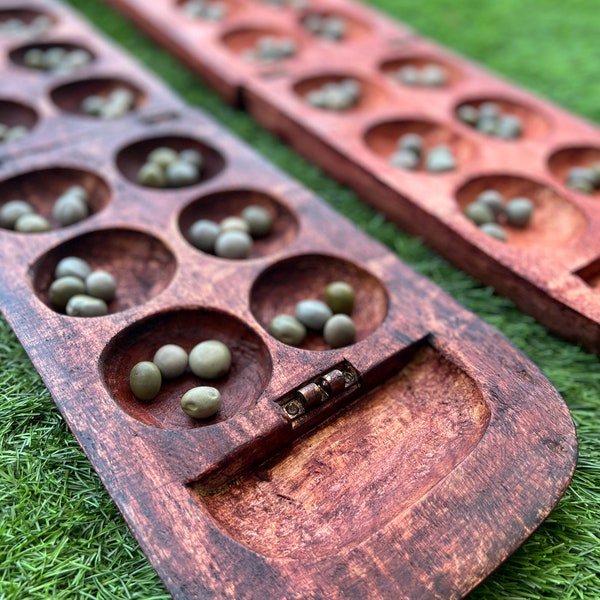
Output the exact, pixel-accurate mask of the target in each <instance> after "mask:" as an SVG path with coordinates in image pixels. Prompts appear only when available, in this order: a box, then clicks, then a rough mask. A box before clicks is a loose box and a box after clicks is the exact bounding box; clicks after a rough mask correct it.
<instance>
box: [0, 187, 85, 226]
mask: <svg viewBox="0 0 600 600" xmlns="http://www.w3.org/2000/svg"><path fill="white" fill-rule="evenodd" d="M89 201H90V197H89V195H88V193H87V192H86V190H85V189H84V188H82V187H81V186H79V185H74V186H71V187H70V188H68V189H67V190H66V191H65V192H63V193H62V194H61V195H60V196H59V197H58V198H57V199H56V201H55V202H54V206H53V207H52V216H53V218H54V220H55V221H56V222H57V223H58V224H59V225H60V226H61V227H66V226H68V225H73V224H74V223H78V222H79V221H82V220H83V219H85V218H86V217H88V216H89V214H90V208H89ZM0 225H1V226H2V227H4V228H6V229H13V230H15V231H18V232H20V233H40V232H44V231H50V229H51V225H50V222H49V221H48V219H46V217H44V216H42V215H40V214H38V213H36V212H35V209H34V208H33V206H32V205H31V204H30V203H29V202H26V201H25V200H9V201H8V202H7V203H6V204H4V205H3V206H2V208H1V209H0Z"/></svg>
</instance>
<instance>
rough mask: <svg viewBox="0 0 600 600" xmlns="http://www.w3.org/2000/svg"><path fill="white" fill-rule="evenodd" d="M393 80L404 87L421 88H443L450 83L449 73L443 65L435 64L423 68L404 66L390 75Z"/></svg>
mask: <svg viewBox="0 0 600 600" xmlns="http://www.w3.org/2000/svg"><path fill="white" fill-rule="evenodd" d="M389 75H390V77H391V79H392V80H393V81H395V82H397V83H402V84H403V85H414V86H421V87H442V86H444V85H446V84H447V83H448V72H447V70H446V69H445V68H444V67H442V66H441V65H436V64H433V63H429V64H425V65H422V66H417V65H403V66H401V67H399V68H398V69H397V70H395V71H391V72H390V73H389Z"/></svg>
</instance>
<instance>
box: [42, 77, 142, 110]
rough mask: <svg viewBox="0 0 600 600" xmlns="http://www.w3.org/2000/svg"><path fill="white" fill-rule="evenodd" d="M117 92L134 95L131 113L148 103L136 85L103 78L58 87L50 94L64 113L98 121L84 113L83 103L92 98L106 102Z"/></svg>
mask: <svg viewBox="0 0 600 600" xmlns="http://www.w3.org/2000/svg"><path fill="white" fill-rule="evenodd" d="M115 90H127V91H129V92H130V93H131V94H133V104H132V107H131V111H133V110H136V109H138V108H140V107H141V106H142V105H143V104H144V102H145V101H146V96H145V94H144V92H143V91H142V90H141V89H139V88H138V87H136V86H135V85H134V84H132V83H130V82H128V81H124V80H122V79H116V78H101V77H100V78H93V79H80V80H78V81H72V82H70V83H67V84H65V85H61V86H58V87H56V88H54V89H53V90H52V91H51V92H50V97H51V99H52V102H54V104H55V105H56V106H57V107H58V108H60V110H62V111H64V112H68V113H73V114H76V115H80V116H83V117H86V118H88V119H97V118H98V117H97V116H94V115H90V114H87V113H86V112H84V110H83V109H82V102H83V101H84V100H85V99H86V98H89V97H90V96H99V97H100V98H103V99H105V100H106V99H107V98H109V96H110V94H111V93H112V92H114V91H115ZM131 111H130V112H131Z"/></svg>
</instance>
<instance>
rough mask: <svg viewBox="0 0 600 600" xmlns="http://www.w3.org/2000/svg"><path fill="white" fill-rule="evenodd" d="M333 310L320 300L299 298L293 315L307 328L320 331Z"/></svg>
mask: <svg viewBox="0 0 600 600" xmlns="http://www.w3.org/2000/svg"><path fill="white" fill-rule="evenodd" d="M332 314H333V312H332V311H331V309H330V308H329V306H327V304H325V302H321V300H301V301H300V302H298V303H297V304H296V308H295V310H294V316H295V317H296V319H298V321H300V323H302V324H303V325H304V326H306V327H308V328H309V329H313V330H315V331H322V330H323V326H324V325H325V323H326V322H327V319H329V318H330V317H331V316H332Z"/></svg>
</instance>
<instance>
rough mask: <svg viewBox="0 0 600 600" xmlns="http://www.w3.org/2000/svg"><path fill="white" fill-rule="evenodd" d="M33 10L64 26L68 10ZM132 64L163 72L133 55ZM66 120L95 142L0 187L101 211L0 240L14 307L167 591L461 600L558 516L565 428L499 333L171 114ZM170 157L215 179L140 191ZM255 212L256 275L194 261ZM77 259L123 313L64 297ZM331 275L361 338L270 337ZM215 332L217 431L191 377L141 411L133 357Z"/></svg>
mask: <svg viewBox="0 0 600 600" xmlns="http://www.w3.org/2000/svg"><path fill="white" fill-rule="evenodd" d="M35 6H36V7H41V8H43V10H44V11H46V12H48V13H49V14H51V15H53V16H55V21H54V22H55V23H59V22H60V14H62V13H60V12H59V11H60V9H59V8H58V7H57V5H55V4H53V3H50V2H48V3H44V4H43V5H42V4H41V3H39V2H38V3H35ZM70 23H71V25H70V27H71V28H72V33H73V34H79V35H81V36H82V37H84V38H85V39H87V41H88V43H90V44H92V43H95V36H96V33H95V32H94V31H93V30H91V29H89V26H88V25H87V24H85V23H84V22H83V21H79V20H77V19H73V20H72V21H71V22H70ZM44 35H50V32H48V33H47V34H44ZM43 39H45V38H40V40H43ZM9 48H10V46H7V49H6V50H5V52H6V51H10V50H9ZM119 66H120V68H121V69H122V72H127V73H129V75H130V80H131V81H138V80H143V78H144V77H150V76H148V75H147V74H145V73H144V72H143V71H141V69H140V67H139V66H138V65H136V64H134V63H133V62H130V61H129V60H128V58H127V57H126V56H124V55H120V57H119ZM86 72H87V71H86V69H83V70H82V71H81V72H80V73H79V77H82V78H84V79H85V75H86ZM91 72H93V71H91ZM94 74H95V73H94ZM46 76H47V75H42V77H46ZM157 85H158V84H157ZM46 89H48V88H46ZM47 93H48V92H46V94H47ZM51 118H52V119H54V120H56V122H57V123H59V121H60V119H61V112H60V111H58V112H57V113H56V115H55V116H52V117H51ZM67 118H68V119H77V118H80V119H81V120H82V122H85V123H86V128H87V129H86V132H85V136H82V135H79V133H78V132H76V131H73V129H76V125H73V126H71V125H70V126H68V127H67V126H64V127H65V131H66V132H69V134H68V135H67V134H65V136H64V137H63V138H61V139H60V143H57V140H56V139H53V140H52V143H48V144H43V143H40V145H39V146H36V147H35V148H34V147H33V146H32V147H31V149H30V150H29V151H22V152H21V153H19V154H15V155H14V156H12V155H10V153H9V154H8V155H7V158H6V159H5V160H4V161H3V162H2V164H1V165H0V192H1V196H2V198H3V202H4V201H8V200H9V199H14V198H19V197H20V198H25V199H27V200H28V201H30V202H31V203H32V204H33V205H34V206H35V208H36V209H37V210H38V211H39V212H40V213H42V214H45V215H46V216H48V218H50V219H51V214H52V204H53V202H54V200H55V198H56V197H57V196H58V195H60V194H61V193H62V192H63V191H65V190H66V189H67V188H68V187H69V186H71V185H81V186H82V187H84V188H85V189H86V191H87V192H88V195H89V196H90V207H91V214H90V216H89V217H88V218H87V219H85V220H83V221H80V222H78V223H76V224H73V225H71V226H68V227H56V226H55V223H53V222H52V225H53V228H52V229H51V231H49V232H46V233H39V234H21V233H16V232H14V231H11V230H8V229H3V230H0V240H1V245H0V260H1V261H2V265H3V269H2V275H1V277H2V287H1V289H2V292H1V299H2V311H3V314H4V316H5V317H6V319H7V320H8V322H9V323H10V325H11V327H12V328H13V330H14V331H15V333H16V334H17V336H18V338H19V340H20V341H21V343H22V344H23V346H24V348H25V349H26V351H27V353H28V355H29V356H30V357H31V360H32V362H33V364H34V365H35V367H36V369H37V370H38V371H39V373H40V375H41V376H42V378H43V380H44V382H45V383H46V385H47V386H48V389H49V390H50V393H51V394H52V396H53V398H54V400H55V402H56V404H57V406H58V408H59V410H60V411H61V413H62V415H63V416H64V418H65V420H66V422H67V423H68V425H69V427H70V428H71V430H72V431H73V433H74V435H75V436H76V438H77V439H78V441H79V443H80V444H81V446H82V448H83V449H84V451H85V452H86V454H87V456H88V457H89V459H90V461H91V463H92V464H93V466H94V467H95V469H96V470H97V472H98V474H99V476H100V478H101V480H102V481H103V483H104V485H105V486H106V488H107V490H108V492H109V493H110V495H111V496H112V498H113V499H114V501H115V503H116V504H117V506H118V507H119V509H120V511H121V512H122V514H123V515H124V517H125V519H126V522H127V523H128V525H129V527H130V528H131V530H132V532H133V533H134V535H135V537H136V538H137V540H138V541H139V543H140V545H141V547H142V548H143V550H144V552H145V553H146V555H147V556H148V558H149V560H150V562H151V563H152V565H153V566H154V568H155V569H156V571H157V573H158V574H159V576H160V577H161V578H162V580H163V581H164V583H165V585H166V586H167V589H168V590H169V592H170V593H171V594H172V595H173V597H174V598H182V599H183V598H185V599H192V598H208V597H214V598H224V597H230V598H265V597H285V598H318V597H331V598H336V597H337V598H365V597H369V598H390V597H395V598H428V597H431V598H459V597H461V596H463V595H464V594H466V593H467V592H468V591H469V590H470V589H471V588H472V587H474V586H475V585H476V584H477V583H478V582H479V581H481V580H482V579H483V578H484V577H485V576H486V575H487V574H489V573H490V572H491V571H492V570H493V569H495V568H496V567H497V566H498V565H499V564H500V563H501V562H502V561H503V560H504V559H505V558H506V557H507V556H509V555H510V554H511V552H513V551H514V550H515V549H516V548H517V547H518V546H519V545H520V544H521V543H522V542H523V541H524V540H525V539H526V538H527V536H528V535H529V534H530V533H531V532H532V531H533V530H534V529H535V528H536V527H537V526H538V525H539V524H540V523H541V522H542V521H543V520H544V518H545V517H546V516H547V515H548V513H549V512H550V511H551V510H552V508H553V507H554V506H555V504H556V502H557V501H558V500H559V498H560V497H561V495H562V494H563V493H564V490H565V489H566V486H567V485H568V483H569V481H570V478H571V476H572V473H573V469H574V467H575V461H576V453H577V443H576V437H575V432H574V428H573V423H572V420H571V417H570V415H569V412H568V410H567V408H566V406H565V404H564V402H563V401H562V399H561V398H560V396H559V394H558V393H557V392H556V390H555V389H554V388H553V387H552V386H551V384H550V383H549V382H548V381H547V379H546V378H545V377H544V376H543V375H542V374H541V372H540V371H539V370H538V369H537V367H535V366H534V365H533V364H532V363H531V362H530V361H529V360H528V359H527V358H526V357H524V356H523V355H522V354H521V353H519V352H518V351H517V350H516V349H515V348H514V347H512V346H511V345H510V344H509V343H508V342H507V340H506V339H505V338H504V337H503V336H502V335H500V334H499V333H498V332H497V331H496V330H495V329H493V328H492V327H491V326H489V325H487V324H485V323H483V322H482V321H481V320H479V319H478V318H477V317H476V316H474V315H473V314H471V313H469V312H467V311H466V310H465V309H463V308H461V307H460V306H459V305H457V303H456V302H455V301H453V300H452V299H451V298H449V297H448V296H447V295H446V294H445V293H443V292H442V291H441V290H440V289H439V288H437V287H436V286H434V285H433V284H432V283H430V282H428V281H427V280H425V279H424V278H422V277H420V276H417V275H416V274H415V273H414V272H413V271H412V270H411V269H409V268H408V267H407V266H406V265H404V264H403V263H402V262H401V261H399V260H398V258H397V257H396V256H395V255H393V254H392V253H391V252H390V251H389V250H387V249H386V248H385V247H383V246H381V245H380V244H378V243H377V242H375V241H373V240H372V239H370V238H369V237H367V236H366V235H365V234H364V233H362V232H361V231H359V230H357V229H356V228H355V227H354V226H353V225H351V224H350V223H349V222H347V221H346V220H345V219H344V218H343V217H342V216H340V215H339V214H337V213H335V212H333V211H332V210H331V209H330V208H328V207H327V206H326V205H325V204H324V203H323V202H321V201H320V200H319V199H317V198H315V197H314V196H313V195H312V194H311V193H310V192H308V191H307V190H306V189H304V188H302V187H301V186H300V185H298V184H297V183H296V182H294V181H292V180H290V179H289V178H288V177H287V176H285V175H283V174H282V173H280V172H279V171H278V170H276V169H275V168H273V167H272V166H271V165H269V164H268V163H267V162H265V161H264V160H263V159H261V158H259V157H258V156H257V155H256V154H255V153H254V152H253V151H252V150H250V149H249V148H247V147H246V146H245V145H243V144H242V143H240V142H239V141H238V140H237V139H235V138H234V137H233V136H232V135H231V134H229V133H228V132H227V131H226V130H225V129H224V128H222V127H221V126H219V125H217V124H216V123H214V122H213V121H211V120H210V119H209V118H208V117H207V116H206V115H204V114H203V113H201V112H199V111H196V110H192V109H190V108H187V107H185V106H183V104H182V103H180V102H179V101H176V102H173V103H171V104H169V103H164V104H161V106H160V107H159V108H158V109H157V110H156V111H154V112H150V111H146V112H144V109H142V108H138V109H135V110H133V111H132V112H131V113H130V114H128V115H126V116H124V117H122V118H120V119H116V120H115V121H111V120H107V121H102V123H101V124H99V126H97V127H94V126H92V125H91V123H88V122H87V121H88V120H89V117H84V116H81V115H79V116H71V115H68V116H67ZM42 126H43V117H42V123H40V127H42ZM57 127H60V125H57ZM161 146H170V147H173V148H175V149H177V150H183V149H194V150H196V151H197V152H199V153H200V154H201V155H202V157H203V159H204V168H203V171H202V177H201V179H200V181H198V182H197V183H196V184H194V185H190V186H186V187H180V188H174V189H155V188H148V187H144V186H141V185H139V184H138V183H137V179H136V178H137V173H138V171H139V168H140V167H141V165H142V164H143V162H144V160H145V158H146V156H147V155H148V153H149V152H150V151H152V150H154V149H156V148H157V147H161ZM248 204H258V205H260V206H263V207H264V208H266V209H267V210H268V211H269V212H270V213H271V215H272V216H273V218H274V227H273V230H272V232H271V233H270V235H268V236H267V237H265V238H263V239H260V240H257V242H256V243H255V245H254V246H253V252H252V254H251V255H250V257H249V258H248V259H245V260H227V259H223V258H219V257H217V256H214V255H212V254H209V253H203V252H201V251H199V250H198V249H196V248H195V247H193V246H192V244H191V243H190V241H189V228H190V226H191V224H192V223H193V222H195V221H196V220H197V219H200V218H210V219H214V220H217V221H219V220H220V219H222V218H224V217H225V216H228V215H231V214H239V213H240V212H241V210H242V209H243V208H244V207H245V206H247V205H248ZM66 256H79V257H81V258H83V259H85V260H87V261H88V262H89V263H90V265H91V266H92V268H94V269H105V270H107V271H109V272H111V273H112V274H113V275H114V276H115V277H116V279H117V282H118V290H117V296H116V298H115V299H114V300H112V301H111V302H110V304H109V314H108V315H106V316H103V317H96V318H82V317H70V316H67V315H65V314H63V312H62V311H58V310H56V309H55V307H54V306H53V305H52V303H51V302H50V300H49V286H50V284H51V282H52V279H53V272H54V269H55V267H56V264H57V263H58V262H59V260H61V259H62V258H64V257H66ZM334 280H344V281H346V282H348V283H350V284H351V285H352V286H353V288H354V289H355V290H356V305H355V309H354V312H353V319H354V321H355V323H356V327H357V337H356V341H355V343H353V344H350V345H348V346H345V347H342V348H330V347H328V346H327V345H326V344H325V343H324V342H323V339H322V336H320V335H319V334H317V333H312V334H310V335H309V336H308V337H307V340H306V341H305V343H304V344H303V345H302V346H301V347H292V346H289V345H286V344H283V343H281V342H279V341H277V340H276V339H275V338H273V337H272V336H271V335H270V334H269V333H268V325H269V322H270V320H271V319H272V317H273V316H274V315H276V314H278V313H291V312H293V310H294V306H295V304H296V302H298V301H299V300H301V299H303V298H307V297H308V298H322V295H323V290H324V288H325V286H326V285H327V284H328V283H329V282H331V281H334ZM206 339H218V340H220V341H222V342H224V343H225V344H227V346H228V347H229V348H230V349H231V352H232V355H233V363H232V368H231V370H230V372H229V373H228V374H227V375H226V376H225V377H223V378H222V379H220V380H219V381H217V382H216V384H215V385H216V386H217V387H218V388H219V390H220V391H221V393H222V395H223V405H222V408H221V410H220V411H219V412H218V413H217V414H216V415H215V416H214V417H212V418H210V419H205V420H199V419H192V418H190V417H188V416H187V415H186V414H184V413H183V412H182V410H181V408H180V399H181V396H182V394H183V393H184V392H185V391H186V390H187V389H189V388H191V387H194V386H196V385H199V384H201V383H207V382H205V381H203V380H200V379H199V378H197V377H195V376H193V375H192V374H191V373H189V372H188V373H186V374H185V375H184V376H182V377H181V378H179V379H176V380H173V381H165V382H163V385H162V387H161V391H160V393H159V395H158V396H157V397H156V398H155V399H154V400H153V401H151V402H141V401H139V400H137V399H136V398H135V397H134V396H133V395H132V393H131V390H130V389H129V383H128V381H129V373H130V370H131V368H132V366H133V365H134V364H135V363H137V362H138V361H140V360H150V359H151V358H152V356H153V354H154V352H155V350H156V349H157V348H158V347H160V346H161V345H163V344H166V343H176V344H179V345H181V346H183V347H184V348H185V349H186V350H188V351H189V350H191V348H192V347H193V346H194V345H195V344H197V343H198V342H200V341H203V340H206Z"/></svg>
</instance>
